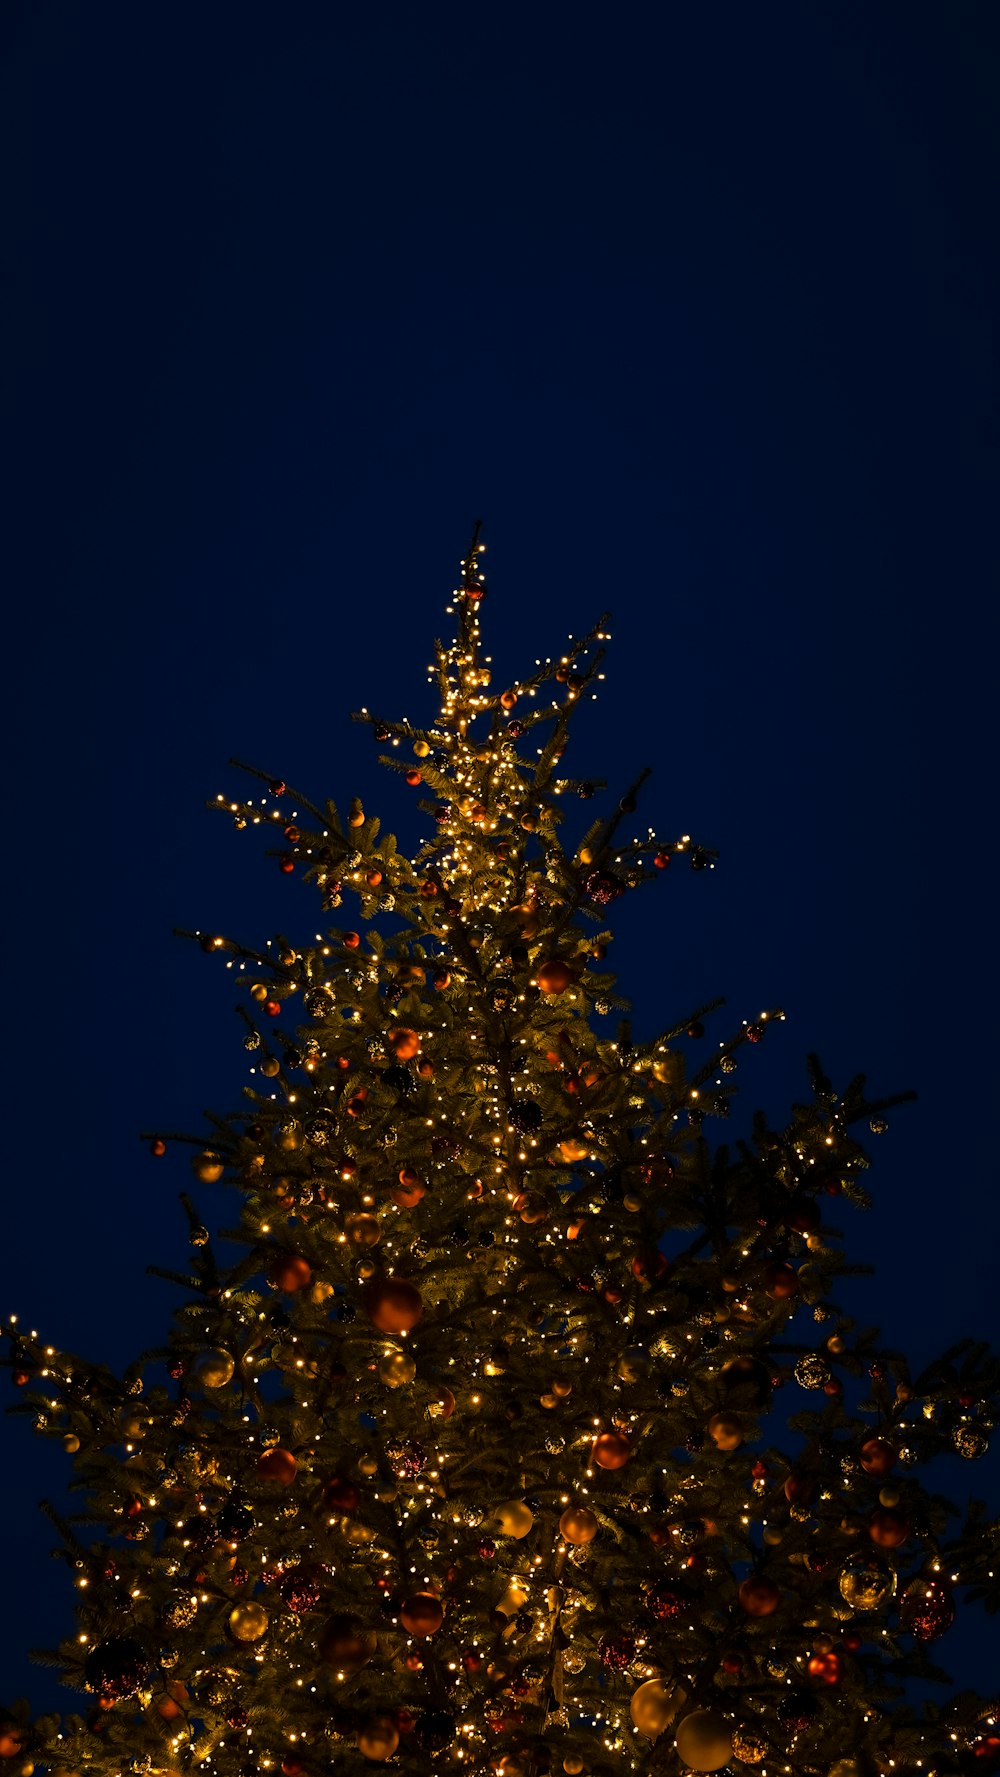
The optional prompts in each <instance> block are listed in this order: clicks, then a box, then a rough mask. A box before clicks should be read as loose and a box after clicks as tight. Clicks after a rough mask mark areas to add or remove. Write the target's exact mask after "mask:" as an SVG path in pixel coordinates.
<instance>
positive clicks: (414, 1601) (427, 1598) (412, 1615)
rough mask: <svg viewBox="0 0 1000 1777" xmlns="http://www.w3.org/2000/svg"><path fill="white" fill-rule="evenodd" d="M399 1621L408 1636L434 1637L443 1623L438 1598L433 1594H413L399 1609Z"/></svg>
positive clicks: (442, 1613) (442, 1611) (442, 1614)
mask: <svg viewBox="0 0 1000 1777" xmlns="http://www.w3.org/2000/svg"><path fill="white" fill-rule="evenodd" d="M399 1620H400V1622H401V1623H402V1625H403V1628H404V1629H406V1630H407V1631H408V1633H409V1634H410V1635H417V1636H420V1637H422V1638H426V1637H427V1636H428V1635H436V1634H437V1631H438V1630H439V1629H440V1627H441V1624H442V1623H443V1622H444V1609H443V1607H442V1604H441V1600H440V1598H436V1597H435V1595H434V1593H433V1592H414V1593H412V1594H411V1596H410V1597H409V1598H407V1599H404V1601H403V1603H402V1604H401V1605H400V1607H399Z"/></svg>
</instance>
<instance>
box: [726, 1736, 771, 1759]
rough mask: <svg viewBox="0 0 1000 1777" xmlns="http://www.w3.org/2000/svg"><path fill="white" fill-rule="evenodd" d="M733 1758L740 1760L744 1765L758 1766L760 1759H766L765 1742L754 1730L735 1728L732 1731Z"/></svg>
mask: <svg viewBox="0 0 1000 1777" xmlns="http://www.w3.org/2000/svg"><path fill="white" fill-rule="evenodd" d="M733 1756H734V1757H735V1758H738V1759H742V1760H743V1763H744V1764H745V1765H759V1764H760V1761H761V1759H762V1758H766V1757H767V1741H766V1740H764V1739H763V1738H762V1737H761V1735H760V1734H758V1732H757V1730H756V1728H745V1727H736V1728H734V1729H733Z"/></svg>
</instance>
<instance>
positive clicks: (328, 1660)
mask: <svg viewBox="0 0 1000 1777" xmlns="http://www.w3.org/2000/svg"><path fill="white" fill-rule="evenodd" d="M318 1646H319V1657H320V1659H321V1660H322V1661H323V1663H324V1665H327V1666H332V1667H333V1668H334V1669H335V1670H336V1671H338V1672H360V1670H361V1668H362V1666H364V1665H367V1663H368V1661H369V1660H370V1659H371V1657H372V1655H373V1653H374V1652H375V1649H376V1647H377V1646H378V1637H377V1636H376V1634H375V1630H374V1629H366V1628H365V1626H364V1624H363V1623H362V1621H361V1619H360V1617H354V1616H349V1615H347V1614H344V1613H340V1612H338V1614H337V1615H336V1616H332V1617H328V1618H327V1620H326V1622H325V1623H324V1624H323V1627H322V1629H321V1630H320V1632H319V1643H318Z"/></svg>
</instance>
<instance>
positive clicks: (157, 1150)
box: [149, 1135, 167, 1160]
mask: <svg viewBox="0 0 1000 1777" xmlns="http://www.w3.org/2000/svg"><path fill="white" fill-rule="evenodd" d="M149 1151H150V1153H151V1154H152V1155H153V1156H154V1158H155V1159H157V1160H162V1159H163V1156H164V1154H165V1153H166V1151H167V1144H166V1142H165V1141H164V1140H163V1139H162V1137H160V1136H158V1135H157V1136H154V1138H153V1140H152V1141H151V1142H150V1144H149Z"/></svg>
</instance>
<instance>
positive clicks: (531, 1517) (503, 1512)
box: [493, 1499, 535, 1541]
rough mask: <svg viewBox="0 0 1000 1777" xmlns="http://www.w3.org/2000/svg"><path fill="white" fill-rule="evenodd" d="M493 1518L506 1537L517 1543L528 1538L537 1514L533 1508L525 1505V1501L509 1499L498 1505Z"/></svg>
mask: <svg viewBox="0 0 1000 1777" xmlns="http://www.w3.org/2000/svg"><path fill="white" fill-rule="evenodd" d="M493 1517H494V1518H495V1520H496V1522H497V1523H498V1524H499V1526H500V1528H501V1530H502V1531H503V1533H504V1535H505V1536H512V1537H514V1538H516V1540H517V1541H520V1539H521V1538H522V1537H523V1536H527V1534H528V1532H529V1530H530V1529H531V1527H532V1525H533V1524H534V1522H535V1514H534V1512H533V1511H532V1510H531V1507H530V1506H528V1505H525V1502H524V1500H523V1499H508V1500H505V1501H504V1503H503V1505H498V1506H497V1508H496V1510H495V1512H494V1513H493Z"/></svg>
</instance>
